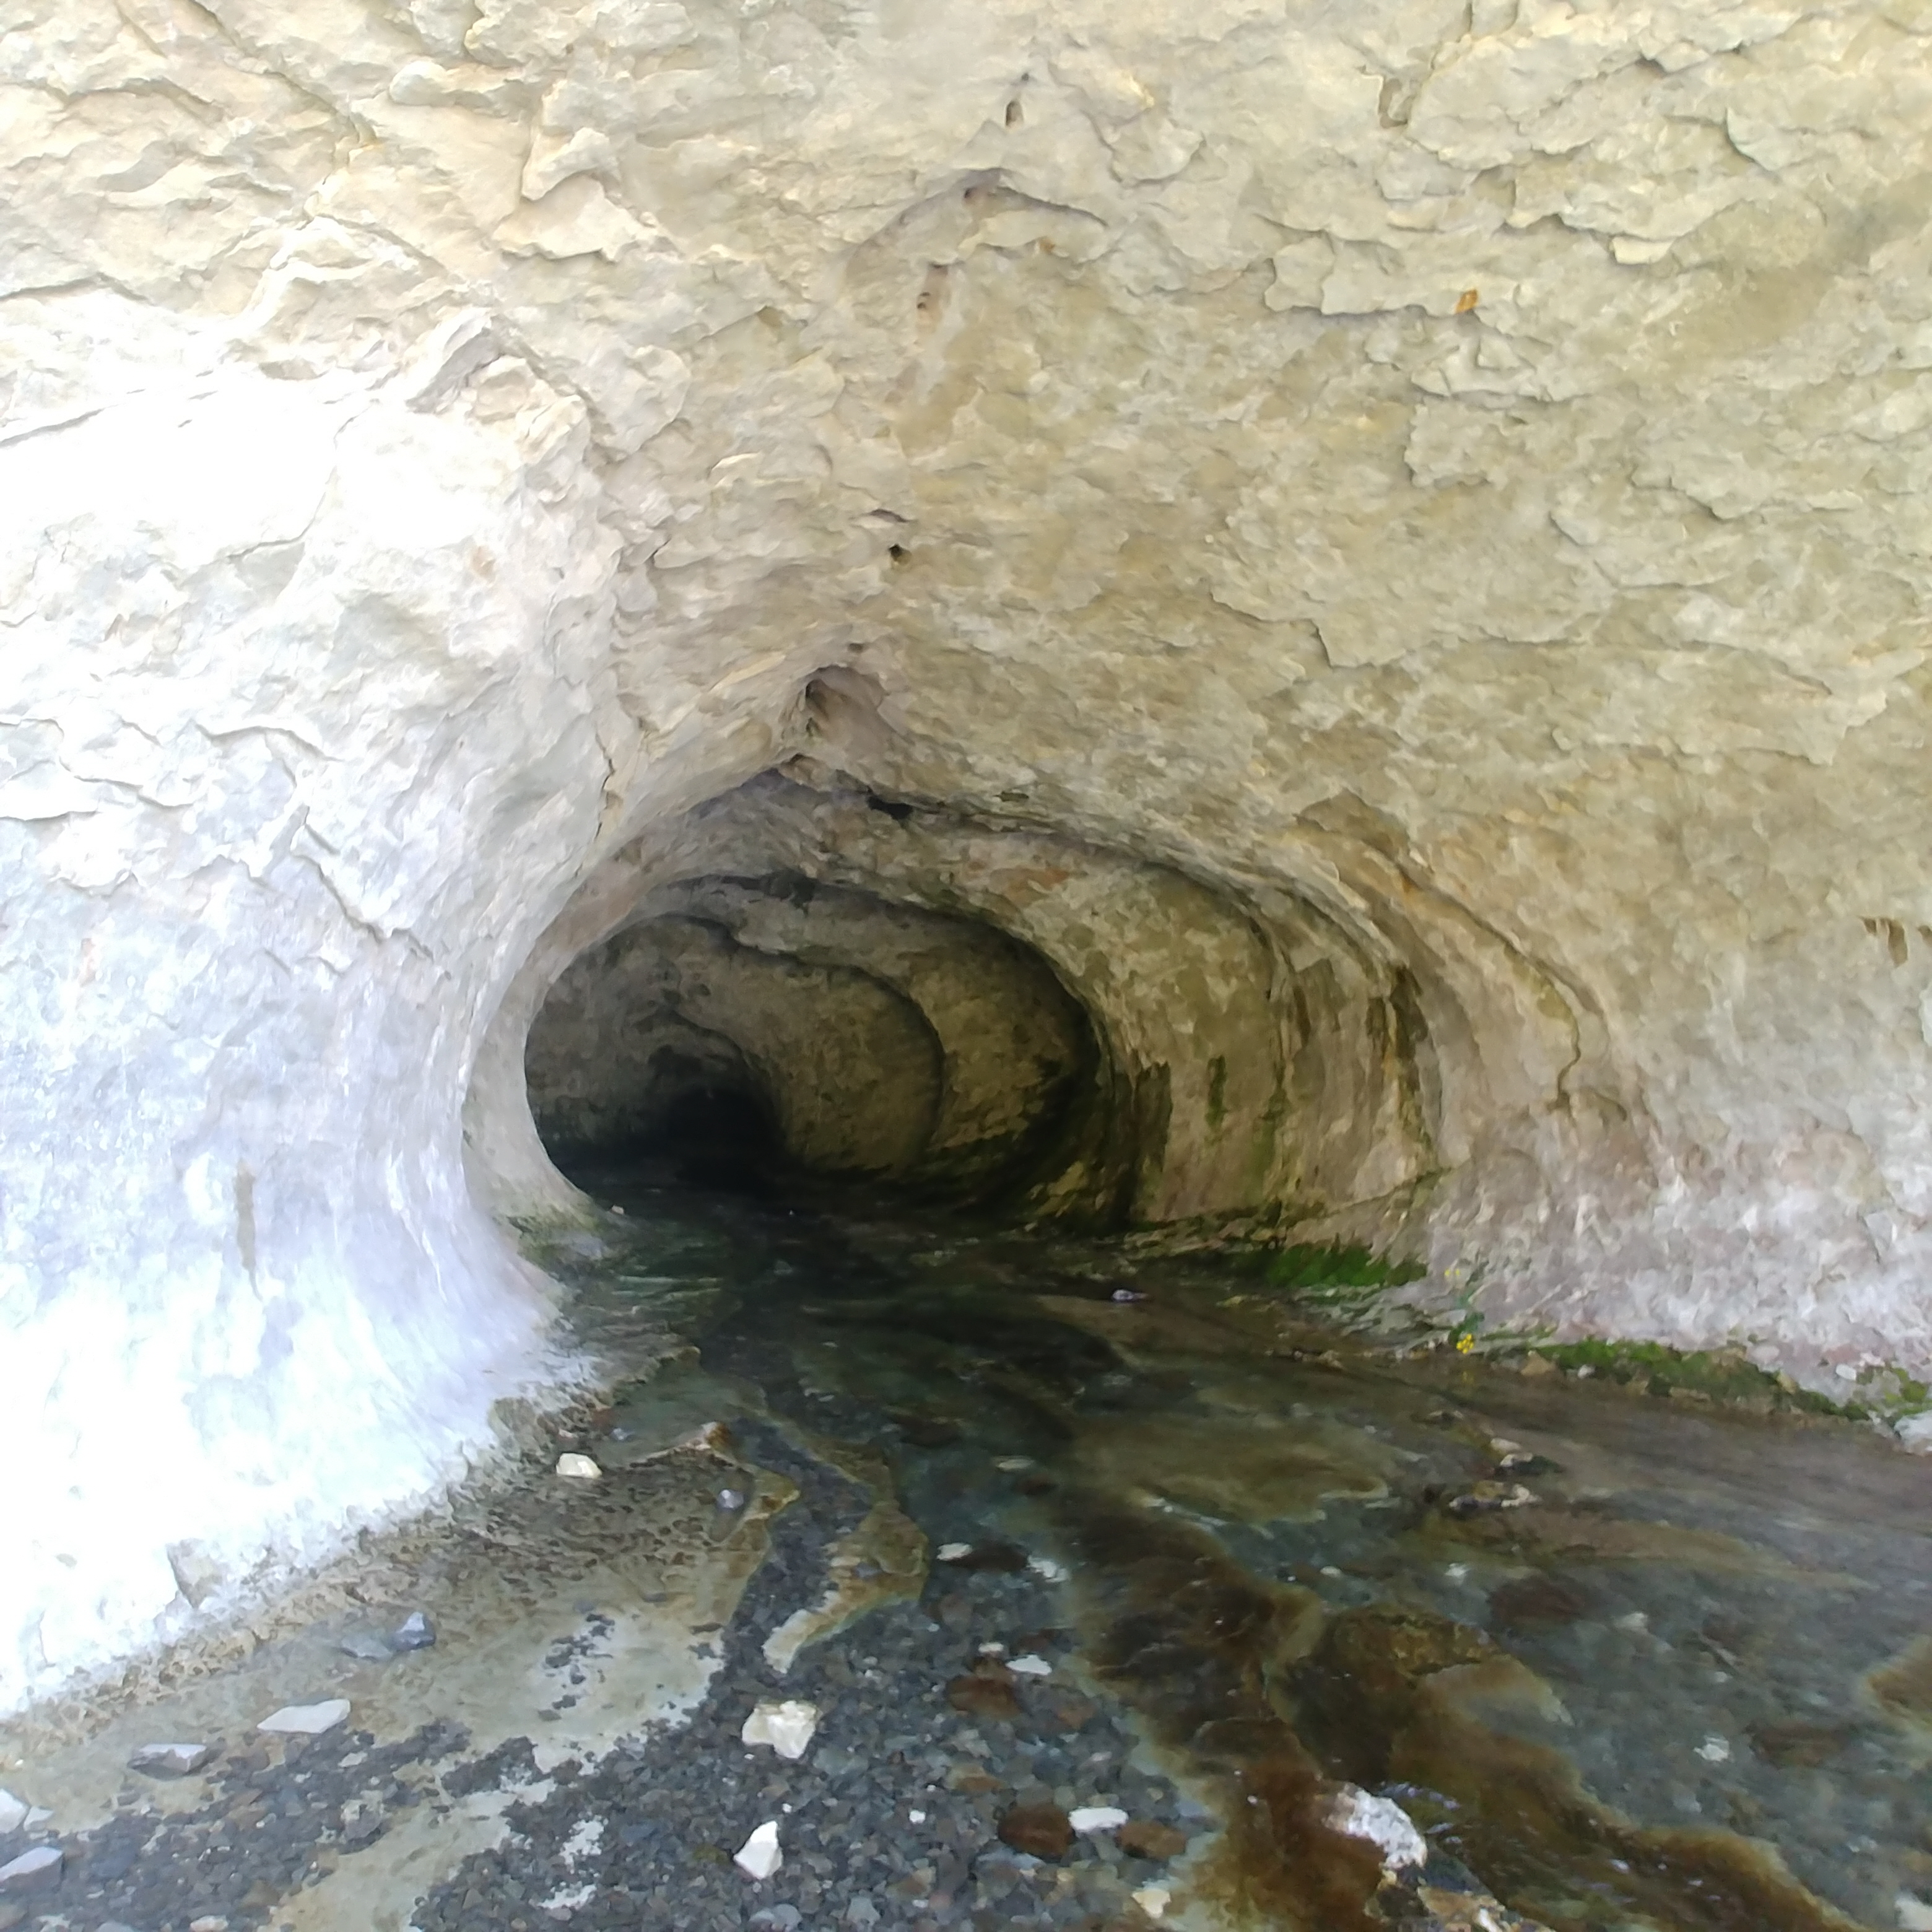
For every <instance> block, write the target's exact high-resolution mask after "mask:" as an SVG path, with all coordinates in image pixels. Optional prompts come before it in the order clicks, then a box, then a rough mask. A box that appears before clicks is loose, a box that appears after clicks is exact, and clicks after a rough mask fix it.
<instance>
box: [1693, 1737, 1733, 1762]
mask: <svg viewBox="0 0 1932 1932" xmlns="http://www.w3.org/2000/svg"><path fill="white" fill-rule="evenodd" d="M1697 1755H1698V1756H1699V1757H1701V1758H1702V1759H1703V1760H1704V1762H1705V1763H1706V1764H1727V1763H1730V1756H1731V1747H1730V1744H1729V1742H1727V1740H1726V1739H1723V1738H1721V1737H1720V1736H1718V1734H1717V1733H1716V1732H1715V1731H1713V1732H1712V1733H1711V1734H1710V1735H1709V1736H1708V1737H1706V1739H1705V1740H1704V1742H1703V1743H1702V1744H1701V1745H1699V1746H1698V1747H1697Z"/></svg>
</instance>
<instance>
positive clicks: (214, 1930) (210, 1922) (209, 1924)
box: [187, 1912, 228, 1932]
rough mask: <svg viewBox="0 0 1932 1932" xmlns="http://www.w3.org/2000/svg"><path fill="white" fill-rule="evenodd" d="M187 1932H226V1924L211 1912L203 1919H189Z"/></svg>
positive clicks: (225, 1921)
mask: <svg viewBox="0 0 1932 1932" xmlns="http://www.w3.org/2000/svg"><path fill="white" fill-rule="evenodd" d="M187 1932H228V1921H227V1920H226V1919H225V1918H221V1917H220V1916H219V1915H217V1914H216V1913H214V1912H209V1913H208V1915H206V1916H205V1918H190V1920H189V1921H188V1922H187Z"/></svg>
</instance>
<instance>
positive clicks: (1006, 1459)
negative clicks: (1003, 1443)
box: [993, 1456, 1033, 1475]
mask: <svg viewBox="0 0 1932 1932" xmlns="http://www.w3.org/2000/svg"><path fill="white" fill-rule="evenodd" d="M993 1467H994V1468H995V1469H1004V1470H1005V1471H1006V1472H1007V1475H1017V1474H1018V1473H1019V1471H1021V1470H1022V1469H1031V1468H1032V1467H1033V1458H1032V1457H1031V1456H1002V1457H1000V1458H999V1459H998V1460H997V1461H996V1462H995V1463H994V1465H993Z"/></svg>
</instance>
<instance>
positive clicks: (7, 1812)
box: [0, 1791, 27, 1832]
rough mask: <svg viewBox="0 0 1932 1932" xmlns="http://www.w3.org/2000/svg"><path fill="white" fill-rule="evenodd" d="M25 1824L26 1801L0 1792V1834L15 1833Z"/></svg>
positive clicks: (7, 1792) (6, 1792)
mask: <svg viewBox="0 0 1932 1932" xmlns="http://www.w3.org/2000/svg"><path fill="white" fill-rule="evenodd" d="M26 1822H27V1801H26V1799H24V1798H16V1797H15V1796H13V1793H11V1792H10V1791H0V1832H17V1831H18V1830H19V1829H20V1827H21V1826H23V1825H24V1824H25V1823H26Z"/></svg>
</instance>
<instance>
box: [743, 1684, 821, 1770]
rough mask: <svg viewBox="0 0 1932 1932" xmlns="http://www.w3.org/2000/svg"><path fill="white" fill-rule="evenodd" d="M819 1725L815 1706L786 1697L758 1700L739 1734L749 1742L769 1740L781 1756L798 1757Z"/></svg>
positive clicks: (766, 1742) (751, 1743)
mask: <svg viewBox="0 0 1932 1932" xmlns="http://www.w3.org/2000/svg"><path fill="white" fill-rule="evenodd" d="M817 1729H818V1706H817V1705H816V1704H808V1703H805V1702H803V1701H802V1700H801V1699H799V1698H796V1697H787V1699H785V1700H784V1702H783V1703H777V1704H760V1706H758V1707H757V1709H756V1710H755V1711H754V1712H752V1713H751V1715H750V1716H749V1717H748V1718H746V1719H745V1727H744V1729H743V1730H741V1731H740V1732H739V1733H738V1735H739V1737H740V1738H741V1739H742V1740H743V1741H744V1742H745V1743H746V1744H748V1745H770V1746H771V1748H772V1750H773V1751H776V1752H777V1753H778V1756H779V1757H783V1758H791V1759H798V1758H801V1757H804V1755H805V1751H806V1749H807V1748H808V1746H809V1745H810V1744H811V1739H812V1733H814V1732H815V1731H816V1730H817Z"/></svg>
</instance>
